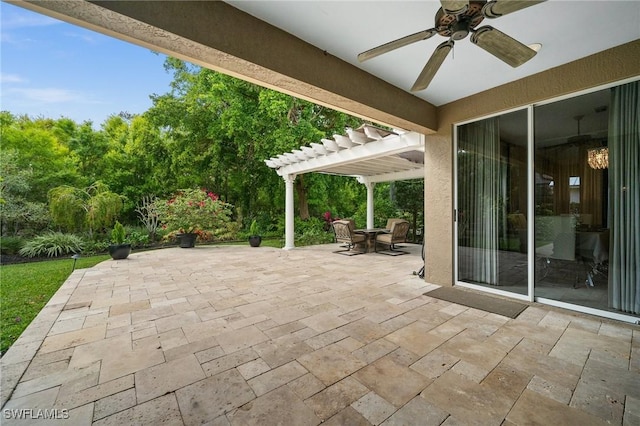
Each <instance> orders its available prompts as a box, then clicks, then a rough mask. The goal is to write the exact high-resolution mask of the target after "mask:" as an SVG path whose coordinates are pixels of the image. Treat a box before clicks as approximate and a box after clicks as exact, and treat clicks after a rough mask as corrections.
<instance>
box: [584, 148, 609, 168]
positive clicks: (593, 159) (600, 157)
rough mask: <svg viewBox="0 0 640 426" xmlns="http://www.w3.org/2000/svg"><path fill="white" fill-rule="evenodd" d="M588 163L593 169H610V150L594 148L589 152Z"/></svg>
mask: <svg viewBox="0 0 640 426" xmlns="http://www.w3.org/2000/svg"><path fill="white" fill-rule="evenodd" d="M587 162H588V163H589V167H591V168H592V169H606V168H608V167H609V148H607V147H603V148H593V149H590V150H588V151H587Z"/></svg>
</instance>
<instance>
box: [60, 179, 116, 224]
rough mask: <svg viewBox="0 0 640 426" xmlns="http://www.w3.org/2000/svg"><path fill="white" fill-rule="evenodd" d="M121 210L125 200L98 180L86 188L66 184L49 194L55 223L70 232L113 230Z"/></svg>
mask: <svg viewBox="0 0 640 426" xmlns="http://www.w3.org/2000/svg"><path fill="white" fill-rule="evenodd" d="M122 207H123V198H122V197H121V196H120V195H118V194H116V193H114V192H111V191H109V187H108V186H106V185H105V184H103V183H102V182H99V181H98V182H95V183H94V184H93V185H91V186H89V187H88V188H85V189H80V188H75V187H72V186H68V185H63V186H58V187H56V188H53V189H52V190H51V191H49V210H50V213H51V217H52V219H53V222H54V223H55V224H56V225H58V226H59V227H61V228H62V229H64V230H66V231H69V232H75V231H81V230H85V229H88V231H89V233H93V231H95V230H98V229H104V228H111V227H112V226H113V224H114V222H115V220H116V218H117V217H118V214H119V213H120V212H121V211H122Z"/></svg>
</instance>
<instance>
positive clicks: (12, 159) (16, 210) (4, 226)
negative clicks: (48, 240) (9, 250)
mask: <svg viewBox="0 0 640 426" xmlns="http://www.w3.org/2000/svg"><path fill="white" fill-rule="evenodd" d="M32 174H33V173H32V171H31V170H30V169H20V167H19V166H18V158H17V153H16V152H15V151H13V150H11V151H4V152H3V153H2V155H0V222H1V227H0V228H1V233H2V235H17V234H18V233H19V232H21V231H25V230H30V232H36V231H39V230H42V229H45V228H46V226H47V224H48V221H49V217H48V215H47V209H46V206H45V204H44V203H39V202H33V201H29V200H28V199H27V194H29V191H30V190H31V184H30V181H31V178H32Z"/></svg>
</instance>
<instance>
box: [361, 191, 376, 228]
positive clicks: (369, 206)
mask: <svg viewBox="0 0 640 426" xmlns="http://www.w3.org/2000/svg"><path fill="white" fill-rule="evenodd" d="M364 186H366V187H367V228H369V229H371V228H375V223H374V220H373V213H374V203H373V189H374V188H375V186H376V184H375V183H373V182H365V183H364Z"/></svg>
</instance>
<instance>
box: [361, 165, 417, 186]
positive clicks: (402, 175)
mask: <svg viewBox="0 0 640 426" xmlns="http://www.w3.org/2000/svg"><path fill="white" fill-rule="evenodd" d="M408 179H424V169H423V168H419V169H414V170H403V171H400V172H393V173H382V174H379V175H373V176H359V177H358V182H360V183H365V182H373V183H375V182H394V181H397V180H408Z"/></svg>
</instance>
